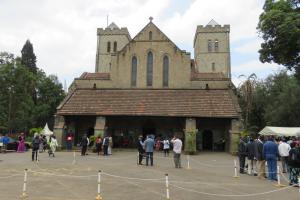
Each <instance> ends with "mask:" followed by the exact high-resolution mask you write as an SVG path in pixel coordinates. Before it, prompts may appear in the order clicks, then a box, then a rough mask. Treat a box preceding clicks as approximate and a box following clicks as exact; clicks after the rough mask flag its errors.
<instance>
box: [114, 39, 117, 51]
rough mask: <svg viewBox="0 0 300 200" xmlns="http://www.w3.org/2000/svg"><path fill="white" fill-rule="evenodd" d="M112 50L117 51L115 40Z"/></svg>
mask: <svg viewBox="0 0 300 200" xmlns="http://www.w3.org/2000/svg"><path fill="white" fill-rule="evenodd" d="M114 52H117V42H116V41H115V42H114Z"/></svg>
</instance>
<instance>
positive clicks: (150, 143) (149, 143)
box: [145, 135, 155, 166]
mask: <svg viewBox="0 0 300 200" xmlns="http://www.w3.org/2000/svg"><path fill="white" fill-rule="evenodd" d="M154 145H155V142H154V139H153V138H152V137H151V136H150V135H147V139H146V140H145V152H146V166H148V163H149V159H150V163H151V166H153V150H154Z"/></svg>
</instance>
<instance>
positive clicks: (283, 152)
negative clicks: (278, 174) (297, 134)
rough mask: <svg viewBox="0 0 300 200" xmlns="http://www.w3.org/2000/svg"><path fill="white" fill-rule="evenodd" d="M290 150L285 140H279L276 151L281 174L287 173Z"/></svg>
mask: <svg viewBox="0 0 300 200" xmlns="http://www.w3.org/2000/svg"><path fill="white" fill-rule="evenodd" d="M290 150H291V146H290V145H289V144H288V143H286V141H285V139H281V141H280V142H279V145H278V151H279V155H280V157H281V163H282V173H286V172H287V162H288V157H289V152H290Z"/></svg>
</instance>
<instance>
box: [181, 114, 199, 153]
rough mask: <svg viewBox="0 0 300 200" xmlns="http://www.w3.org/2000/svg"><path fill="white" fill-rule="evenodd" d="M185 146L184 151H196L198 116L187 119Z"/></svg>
mask: <svg viewBox="0 0 300 200" xmlns="http://www.w3.org/2000/svg"><path fill="white" fill-rule="evenodd" d="M184 132H185V145H184V146H185V148H184V151H185V152H186V153H188V154H194V153H196V134H197V129H196V118H186V119H185V131H184Z"/></svg>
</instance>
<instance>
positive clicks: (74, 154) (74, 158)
mask: <svg viewBox="0 0 300 200" xmlns="http://www.w3.org/2000/svg"><path fill="white" fill-rule="evenodd" d="M72 164H73V165H75V164H76V152H75V151H74V152H73V162H72Z"/></svg>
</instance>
